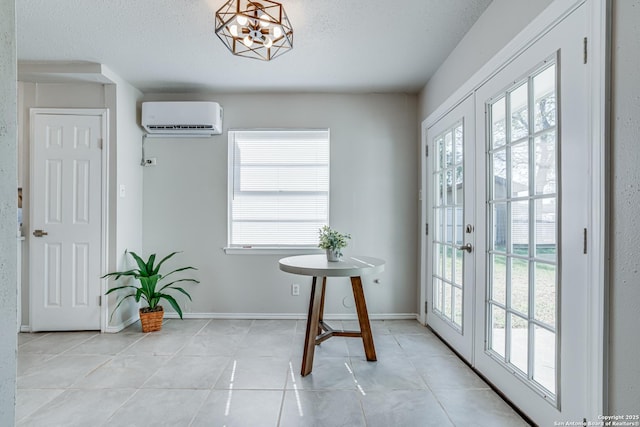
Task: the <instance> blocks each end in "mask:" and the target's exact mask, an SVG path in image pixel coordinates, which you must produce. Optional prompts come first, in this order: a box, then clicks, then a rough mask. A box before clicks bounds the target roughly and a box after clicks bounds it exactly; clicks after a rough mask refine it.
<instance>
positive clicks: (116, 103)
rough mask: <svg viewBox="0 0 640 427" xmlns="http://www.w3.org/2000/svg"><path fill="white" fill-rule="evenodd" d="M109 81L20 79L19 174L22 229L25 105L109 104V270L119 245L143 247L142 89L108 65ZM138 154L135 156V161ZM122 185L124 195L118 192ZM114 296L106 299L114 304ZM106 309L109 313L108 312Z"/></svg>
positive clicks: (25, 278)
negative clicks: (110, 69)
mask: <svg viewBox="0 0 640 427" xmlns="http://www.w3.org/2000/svg"><path fill="white" fill-rule="evenodd" d="M106 71H107V72H108V78H109V79H110V80H112V81H113V82H114V83H113V84H100V83H28V82H20V83H19V96H18V99H19V100H20V102H19V103H20V105H19V108H20V113H21V114H20V117H21V122H20V124H19V125H20V138H19V139H20V144H21V146H22V153H23V156H22V157H21V162H22V163H21V164H20V168H19V169H20V175H21V182H22V184H23V230H29V229H30V228H29V189H30V188H29V185H30V183H29V158H30V153H29V128H30V123H29V109H30V108H34V107H40V108H47V107H50V108H108V109H109V140H110V151H109V154H108V155H109V175H110V176H109V207H110V212H109V218H110V220H109V230H108V236H109V237H108V239H109V261H110V263H109V266H108V269H109V270H110V271H114V270H116V269H121V268H123V267H125V257H124V249H125V248H131V249H138V250H140V248H141V247H142V168H141V167H140V165H139V146H140V140H141V138H142V130H141V128H140V127H139V126H138V125H137V123H138V118H137V108H136V105H137V102H138V100H139V99H140V98H141V97H142V93H141V92H140V91H138V90H137V89H135V88H134V87H133V86H131V85H130V84H128V83H127V82H125V81H123V80H122V79H120V78H119V77H118V76H117V75H115V74H113V73H112V72H110V71H109V70H106ZM136 158H138V160H136ZM120 184H123V185H125V187H126V190H127V195H126V197H124V198H120V197H118V187H119V185H120ZM28 240H29V239H27V240H26V241H25V244H24V248H23V254H24V257H23V270H22V271H23V275H22V305H21V308H22V324H23V325H28V323H29V259H28V256H27V255H28V253H29V247H28ZM113 302H114V299H113V298H112V299H111V300H110V303H113ZM110 313H111V312H109V314H110ZM131 316H136V313H135V310H134V308H133V307H131V306H129V307H127V306H123V309H122V310H120V311H119V312H118V313H117V314H116V315H115V316H114V317H113V323H114V324H116V325H118V324H120V323H121V322H122V321H123V320H126V319H129V318H130V317H131Z"/></svg>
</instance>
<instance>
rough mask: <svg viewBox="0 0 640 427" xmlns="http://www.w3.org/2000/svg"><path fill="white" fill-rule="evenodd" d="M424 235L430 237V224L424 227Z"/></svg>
mask: <svg viewBox="0 0 640 427" xmlns="http://www.w3.org/2000/svg"><path fill="white" fill-rule="evenodd" d="M424 234H425V235H427V236H428V235H429V223H426V224H425V225H424Z"/></svg>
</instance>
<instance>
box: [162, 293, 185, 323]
mask: <svg viewBox="0 0 640 427" xmlns="http://www.w3.org/2000/svg"><path fill="white" fill-rule="evenodd" d="M160 296H161V297H162V298H164V299H166V300H167V301H169V304H171V307H173V309H174V310H175V311H176V312H177V313H178V316H180V318H181V319H182V310H181V309H180V305H178V301H176V300H175V298H173V297H172V296H171V295H167V294H160Z"/></svg>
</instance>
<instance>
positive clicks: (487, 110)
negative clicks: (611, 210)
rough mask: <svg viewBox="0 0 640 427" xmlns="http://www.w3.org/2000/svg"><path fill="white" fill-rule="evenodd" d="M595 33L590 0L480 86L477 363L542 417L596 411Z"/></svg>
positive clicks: (546, 420) (549, 420) (545, 420)
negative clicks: (590, 237) (589, 244)
mask: <svg viewBox="0 0 640 427" xmlns="http://www.w3.org/2000/svg"><path fill="white" fill-rule="evenodd" d="M587 33H588V22H587V18H586V11H585V6H584V5H583V6H581V7H579V8H577V9H576V10H574V11H573V12H572V13H571V14H570V15H568V16H567V17H566V18H564V20H563V21H562V22H560V23H559V24H558V25H557V26H555V27H554V28H553V29H551V30H550V31H549V32H548V33H546V34H545V35H544V36H543V37H542V38H540V39H539V40H538V41H536V42H535V43H534V44H533V45H532V46H531V47H529V48H528V49H527V50H526V51H525V52H524V53H522V54H521V55H520V56H518V58H516V59H515V60H514V61H513V62H511V63H509V64H508V65H506V66H505V67H504V68H503V69H502V70H501V71H500V72H498V73H497V74H496V75H495V76H494V77H493V78H491V79H490V80H488V81H487V82H486V83H485V84H484V85H483V86H481V87H480V88H479V89H478V91H477V92H476V107H475V108H476V121H477V124H478V126H477V134H476V135H477V136H476V138H477V140H478V141H479V143H480V144H482V146H483V147H484V148H485V152H486V154H485V155H482V156H479V157H478V163H477V169H478V180H479V182H480V183H484V184H480V185H478V188H477V194H478V198H479V201H482V203H478V204H477V206H476V209H477V216H478V222H479V223H483V224H486V231H485V232H483V233H477V236H476V238H477V239H478V240H477V243H478V245H479V246H478V247H479V248H482V251H479V252H478V253H477V256H478V261H477V272H476V280H477V281H478V282H483V283H486V286H482V287H478V292H477V294H476V301H477V305H476V317H475V319H476V324H477V325H478V333H476V337H475V366H476V368H477V369H478V370H479V371H480V372H482V374H483V375H485V376H486V377H487V378H488V380H489V381H491V382H492V383H493V384H495V385H496V386H497V387H498V388H499V389H500V390H501V391H502V392H503V393H504V394H505V395H506V396H508V398H509V399H510V400H511V401H512V402H513V403H514V404H515V405H516V406H518V407H520V408H521V409H522V410H523V411H524V412H525V413H527V414H528V415H529V416H530V417H532V419H533V420H534V421H535V422H536V423H538V424H540V425H553V422H554V421H558V420H574V421H578V420H582V419H583V418H584V417H586V416H587V414H588V413H589V411H588V407H587V404H586V391H585V390H587V384H586V378H587V375H586V372H587V371H586V369H587V360H586V359H587V356H586V355H587V353H588V352H587V337H586V325H587V312H588V309H587V308H588V307H587V301H586V290H585V289H584V285H585V283H587V277H586V273H587V271H588V266H587V257H586V255H585V254H584V252H583V237H584V230H585V229H586V228H587V224H588V206H589V200H588V197H587V195H588V186H587V185H585V182H586V181H587V180H588V176H589V170H588V157H587V153H588V146H587V141H588V139H587V138H588V135H587V126H586V124H587V123H588V122H589V115H588V108H587V106H588V99H587V94H588V86H587V66H586V65H585V64H584V63H583V37H584V35H586V34H587ZM482 326H483V327H482Z"/></svg>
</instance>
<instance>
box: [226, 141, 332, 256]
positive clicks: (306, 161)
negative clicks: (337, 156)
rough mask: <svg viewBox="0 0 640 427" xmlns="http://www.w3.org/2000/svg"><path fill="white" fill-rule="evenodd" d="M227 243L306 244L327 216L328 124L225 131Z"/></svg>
mask: <svg viewBox="0 0 640 427" xmlns="http://www.w3.org/2000/svg"><path fill="white" fill-rule="evenodd" d="M228 185H229V190H228V197H229V202H228V208H229V214H228V219H229V224H228V248H229V249H233V248H244V249H246V248H310V247H316V246H317V243H318V229H319V228H320V227H322V226H323V225H324V224H328V222H329V130H328V129H326V130H242V131H230V132H229V184H228Z"/></svg>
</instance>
